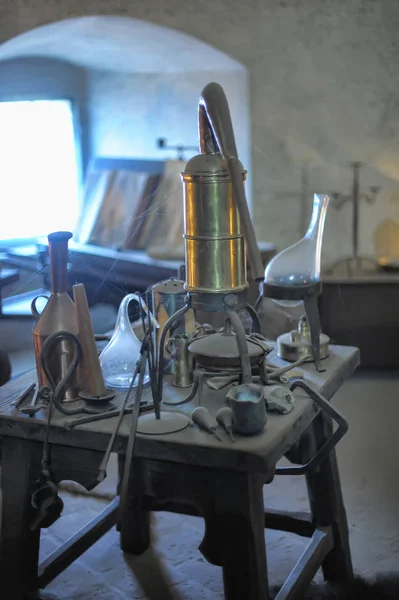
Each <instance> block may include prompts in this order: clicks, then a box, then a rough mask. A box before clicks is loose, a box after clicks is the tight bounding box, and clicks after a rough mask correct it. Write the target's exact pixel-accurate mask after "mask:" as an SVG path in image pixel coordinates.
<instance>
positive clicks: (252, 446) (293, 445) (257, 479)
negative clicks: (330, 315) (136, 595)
mask: <svg viewBox="0 0 399 600" xmlns="http://www.w3.org/2000/svg"><path fill="white" fill-rule="evenodd" d="M358 360H359V355H358V351H357V349H355V348H348V347H338V346H336V347H332V349H331V355H330V357H329V358H328V359H327V360H326V361H324V362H323V364H324V365H325V367H326V371H325V372H324V373H317V372H316V371H315V368H314V366H313V365H309V366H308V367H307V368H306V381H307V382H309V383H310V384H311V385H313V387H314V388H316V389H317V390H318V391H319V392H321V393H322V394H323V395H324V397H325V398H327V399H330V398H331V397H332V396H333V395H334V393H335V392H336V391H337V390H338V389H339V387H340V386H341V385H342V383H343V382H344V381H345V380H346V379H348V378H349V377H350V375H351V374H352V373H353V371H354V370H355V368H356V366H357V365H358ZM276 362H277V363H279V362H280V363H282V361H280V360H279V359H277V358H276ZM33 378H34V375H33V374H27V375H25V376H23V377H21V378H20V379H18V380H14V381H11V382H9V383H8V384H7V385H6V386H4V387H3V388H1V389H0V436H1V437H2V453H3V455H2V494H3V505H2V535H1V546H0V582H1V586H2V589H4V590H7V591H8V596H7V597H9V598H12V599H13V600H22V598H23V594H24V591H26V590H27V589H28V590H34V589H37V588H39V587H44V586H45V585H47V584H48V583H49V582H50V581H51V580H52V579H54V578H55V577H56V576H57V575H58V574H59V573H60V572H62V571H63V570H64V569H65V568H66V567H67V566H68V565H69V564H71V562H73V561H74V560H76V558H77V557H78V556H80V554H82V552H84V551H85V550H86V549H87V548H89V547H90V546H91V545H92V544H93V543H94V542H95V541H96V540H97V539H98V538H99V537H100V536H101V535H103V534H104V533H105V532H106V531H107V530H108V529H110V528H111V527H112V526H113V525H115V523H116V522H117V521H119V520H120V519H119V513H118V498H116V499H115V501H114V502H113V503H112V504H111V505H110V506H109V507H107V509H105V511H103V513H102V514H101V515H99V517H98V518H97V519H95V521H93V522H92V523H91V524H90V525H89V526H87V527H86V528H85V530H84V531H83V533H84V535H83V536H82V535H80V534H79V535H75V536H73V537H72V538H71V540H70V541H69V542H67V543H66V546H65V547H64V548H63V549H62V550H59V551H56V552H55V553H53V555H51V556H50V557H49V558H48V559H46V560H45V562H44V564H42V565H39V566H38V552H39V541H40V532H39V531H33V532H32V531H30V530H29V524H30V523H31V520H32V517H33V515H34V512H33V509H32V506H31V491H32V485H33V483H34V482H35V481H36V480H37V478H38V475H39V470H40V457H41V450H42V441H43V438H44V432H45V426H44V425H45V415H43V414H41V413H38V415H37V418H36V417H34V418H29V417H25V416H24V415H21V414H20V413H18V412H16V411H15V410H13V409H12V407H10V400H11V399H12V398H13V397H14V396H15V395H16V394H17V393H18V392H19V391H21V390H22V389H23V388H24V387H25V386H26V385H27V384H28V383H29V382H30V381H32V379H33ZM205 387H206V386H205ZM186 392H187V390H186V391H184V390H183V391H182V390H178V389H177V388H173V387H172V386H171V385H169V384H167V385H166V386H165V394H164V398H165V399H167V400H168V401H176V399H177V398H178V397H179V394H180V395H181V394H182V393H183V394H185V393H186ZM225 393H226V389H225V390H222V391H221V392H219V394H217V395H212V396H211V394H209V396H207V397H206V398H204V400H203V404H204V405H206V406H208V408H210V410H211V411H212V412H216V410H217V409H218V408H219V407H220V406H221V405H222V404H223V402H224V397H225ZM296 397H297V401H296V405H295V408H294V410H293V411H292V412H291V413H290V414H289V415H277V414H271V413H270V414H269V415H268V422H267V425H266V428H265V431H264V433H263V434H261V435H259V436H257V437H254V438H242V437H238V436H237V439H236V442H235V443H234V444H232V443H231V442H230V441H229V440H228V437H227V436H226V441H225V443H223V444H222V443H221V442H219V441H217V440H216V439H214V438H213V436H210V435H209V434H207V433H206V432H202V431H200V430H199V429H198V428H196V427H195V426H190V427H189V428H187V429H186V430H184V431H181V432H179V433H175V434H172V435H165V436H157V437H155V436H151V437H150V436H143V435H139V436H138V437H137V440H136V446H135V459H134V469H133V474H134V481H135V485H134V486H132V489H131V494H130V498H129V509H128V511H127V514H125V515H124V519H123V521H122V522H119V523H118V525H119V530H120V534H121V547H122V549H123V550H124V551H125V552H130V553H133V554H140V553H142V552H143V551H145V550H146V548H147V547H148V545H149V543H150V525H149V511H151V510H168V511H174V512H179V513H182V514H194V515H201V516H202V517H203V518H204V519H205V524H206V528H205V537H204V539H203V541H202V543H201V545H200V551H201V552H202V554H203V555H204V556H205V558H206V559H207V560H208V561H209V562H211V563H212V564H215V565H219V566H221V567H222V569H223V577H224V587H225V597H226V598H227V599H228V600H243V599H244V598H246V599H248V600H267V599H268V598H269V591H268V576H267V564H266V552H265V538H264V528H265V527H267V528H271V529H279V530H285V531H291V532H295V533H298V534H299V535H302V536H307V537H309V538H311V541H310V544H309V547H308V550H307V551H306V552H305V554H304V555H303V556H302V558H301V559H300V561H299V563H298V564H297V565H296V567H295V569H294V571H293V573H292V575H291V576H290V577H289V578H288V580H287V582H286V584H285V585H284V586H283V588H282V590H281V591H280V594H279V596H278V600H283V599H288V598H289V599H293V598H302V597H303V591H304V589H305V588H306V586H307V585H308V583H309V581H310V579H311V578H312V577H313V576H314V574H315V572H316V570H317V569H318V568H319V567H320V566H322V568H323V572H324V576H325V578H326V579H327V580H330V581H333V582H340V583H345V582H346V581H348V580H350V579H351V578H352V576H353V572H352V564H351V557H350V550H349V542H348V528H347V522H346V515H345V509H344V504H343V500H342V493H341V488H340V482H339V476H338V469H337V462H336V456H335V452H334V451H333V452H331V453H330V454H329V455H328V458H326V459H325V460H324V462H323V463H322V464H321V465H320V466H319V467H318V468H317V469H316V470H314V471H311V472H309V473H308V474H307V475H306V479H307V485H308V490H309V498H310V506H311V514H309V515H303V514H301V515H294V514H284V513H281V512H276V511H274V512H272V511H266V512H265V509H264V504H263V485H264V484H265V483H270V482H271V481H272V480H273V477H274V474H275V467H276V463H277V461H278V460H279V459H280V458H281V457H283V456H284V455H286V454H287V452H288V451H289V450H290V449H291V452H290V454H289V456H290V458H291V460H293V461H294V462H298V463H300V462H303V461H305V462H306V461H307V460H308V458H309V453H311V452H315V451H316V449H317V448H320V447H321V445H322V444H323V443H324V441H325V440H326V438H327V437H328V436H329V434H330V433H331V430H332V423H331V420H330V419H329V418H326V416H325V414H324V413H321V412H319V411H318V409H317V408H316V406H315V404H314V403H313V402H312V401H311V400H310V399H309V398H308V397H307V396H306V394H304V393H303V392H299V393H298V394H296ZM180 408H181V410H182V412H189V411H191V410H192V408H193V406H192V405H185V406H182V407H180ZM66 418H67V417H64V416H62V415H60V414H58V413H57V414H56V415H54V419H53V424H52V426H51V431H50V442H51V469H52V472H53V475H54V478H55V480H56V481H57V482H59V481H62V480H65V479H67V480H72V481H76V482H78V483H80V484H82V485H83V486H85V487H86V488H87V489H92V488H93V487H94V486H95V475H96V471H97V469H98V466H99V464H100V461H101V459H102V456H103V452H104V450H105V448H106V446H107V444H108V441H109V436H110V433H111V432H112V430H113V427H114V423H115V421H114V420H111V419H109V420H108V421H102V422H98V423H92V424H87V425H80V426H79V427H78V428H76V429H73V430H71V431H66V430H65V428H64V426H63V423H64V422H65V419H66ZM129 423H130V417H129V416H126V417H125V418H124V420H123V423H122V426H121V430H120V435H119V436H118V439H117V442H116V445H115V448H114V450H115V452H117V453H118V455H119V456H120V466H121V467H122V466H123V458H124V451H125V447H126V442H127V436H128V431H129ZM298 442H299V443H298Z"/></svg>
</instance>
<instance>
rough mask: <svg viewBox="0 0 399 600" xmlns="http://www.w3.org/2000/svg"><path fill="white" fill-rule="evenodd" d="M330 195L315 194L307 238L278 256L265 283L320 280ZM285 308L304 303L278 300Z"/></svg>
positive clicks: (300, 283) (268, 269)
mask: <svg viewBox="0 0 399 600" xmlns="http://www.w3.org/2000/svg"><path fill="white" fill-rule="evenodd" d="M329 201H330V198H329V196H326V195H325V194H314V196H313V210H312V216H311V218H310V223H309V227H308V230H307V232H306V234H305V235H304V237H303V238H302V239H301V240H299V242H296V243H295V244H293V245H292V246H289V248H286V249H285V250H283V251H282V252H280V253H279V254H277V255H276V256H275V257H274V258H272V260H271V261H270V262H269V264H268V265H267V267H266V269H265V279H264V282H265V283H266V284H269V285H276V286H279V287H287V288H289V287H294V286H305V285H311V284H312V283H317V282H318V281H320V270H321V248H322V242H323V232H324V223H325V220H326V213H327V208H328V203H329ZM276 302H278V304H280V305H281V306H296V305H298V304H299V303H300V302H298V301H290V300H276Z"/></svg>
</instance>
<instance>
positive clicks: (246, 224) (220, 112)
mask: <svg viewBox="0 0 399 600" xmlns="http://www.w3.org/2000/svg"><path fill="white" fill-rule="evenodd" d="M198 116H199V138H200V147H201V152H202V154H207V153H213V154H214V153H215V152H218V151H219V152H220V153H221V154H222V155H223V156H224V158H225V159H226V161H227V168H228V171H229V174H230V180H231V186H232V188H233V196H234V199H235V202H236V205H237V209H238V214H239V215H240V221H241V226H242V228H243V231H244V237H245V241H246V246H247V256H248V262H249V265H250V267H251V273H252V277H253V278H254V279H255V280H256V281H263V276H264V273H263V271H264V269H263V264H262V258H261V255H260V250H259V247H258V244H257V241H256V235H255V229H254V226H253V224H252V221H251V216H250V214H249V209H248V204H247V199H246V197H245V189H244V184H243V181H242V174H241V169H242V165H241V163H240V162H239V160H238V153H237V146H236V141H235V137H234V130H233V124H232V122H231V116H230V109H229V104H228V102H227V98H226V95H225V93H224V91H223V88H222V86H221V85H219V84H218V83H214V82H212V83H208V85H206V86H205V87H204V89H203V90H202V93H201V97H200V100H199V114H198Z"/></svg>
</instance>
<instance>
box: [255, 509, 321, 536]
mask: <svg viewBox="0 0 399 600" xmlns="http://www.w3.org/2000/svg"><path fill="white" fill-rule="evenodd" d="M265 529H275V530H277V531H286V532H288V533H295V534H296V535H300V536H302V537H309V538H311V537H312V536H313V534H314V529H315V528H314V525H313V523H312V515H311V514H310V513H306V512H289V511H283V510H267V511H266V512H265Z"/></svg>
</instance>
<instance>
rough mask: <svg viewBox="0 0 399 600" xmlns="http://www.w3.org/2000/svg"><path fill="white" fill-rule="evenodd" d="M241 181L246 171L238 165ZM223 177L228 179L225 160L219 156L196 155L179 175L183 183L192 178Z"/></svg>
mask: <svg viewBox="0 0 399 600" xmlns="http://www.w3.org/2000/svg"><path fill="white" fill-rule="evenodd" d="M240 167H241V172H242V175H243V179H245V177H246V174H247V171H245V169H244V167H243V166H242V164H241V163H240ZM215 175H217V176H218V177H223V178H225V179H226V180H229V179H230V174H229V170H228V167H227V160H226V159H225V158H224V156H222V155H221V154H197V156H193V158H191V159H190V160H189V161H188V163H187V164H186V166H185V168H184V171H183V172H182V174H181V177H182V179H183V181H187V180H190V178H191V176H194V177H201V178H202V177H215Z"/></svg>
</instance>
